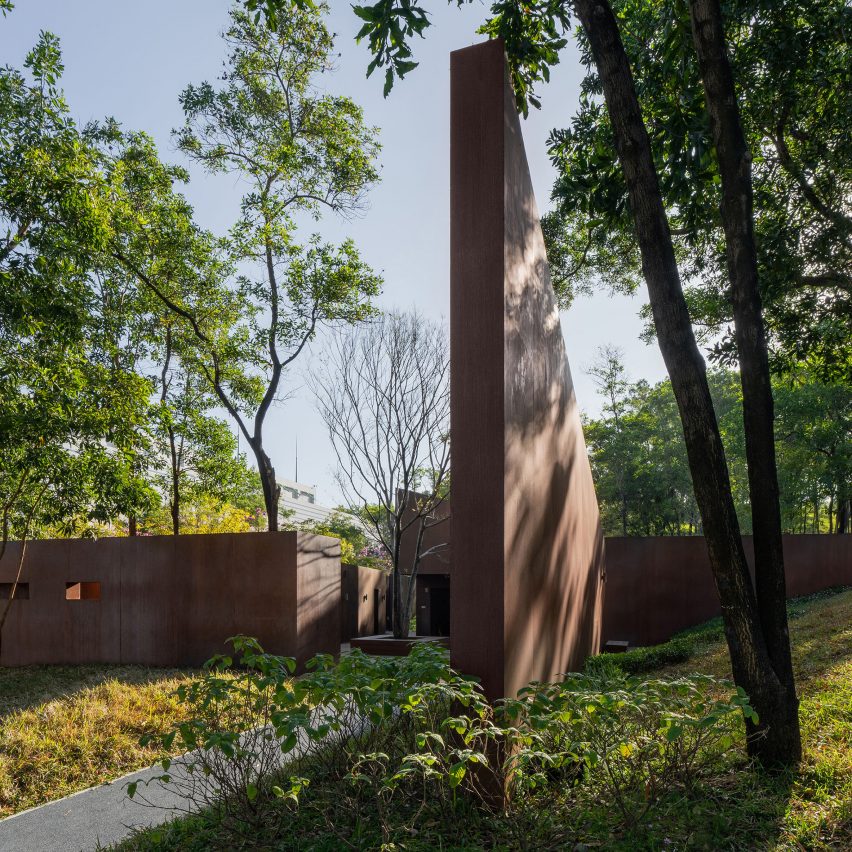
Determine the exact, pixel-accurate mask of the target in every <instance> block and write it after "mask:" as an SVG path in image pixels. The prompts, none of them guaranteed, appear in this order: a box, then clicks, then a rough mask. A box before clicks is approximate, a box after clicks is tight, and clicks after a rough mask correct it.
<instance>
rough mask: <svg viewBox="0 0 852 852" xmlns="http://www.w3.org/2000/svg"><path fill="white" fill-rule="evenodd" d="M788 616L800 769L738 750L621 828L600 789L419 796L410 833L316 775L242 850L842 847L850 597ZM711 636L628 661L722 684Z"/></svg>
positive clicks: (721, 655) (849, 746)
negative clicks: (446, 800)
mask: <svg viewBox="0 0 852 852" xmlns="http://www.w3.org/2000/svg"><path fill="white" fill-rule="evenodd" d="M791 616H792V619H791V625H790V626H791V638H792V642H793V654H794V663H795V667H796V674H797V678H798V683H799V693H800V696H801V720H802V730H803V737H804V743H805V755H804V760H803V762H802V765H801V767H800V768H799V769H798V770H797V771H795V772H787V773H783V774H781V775H774V776H770V775H767V774H766V773H764V772H762V771H761V770H759V769H757V768H756V767H753V766H751V765H749V764H748V763H747V761H746V760H745V758H744V757H743V756H742V755H743V754H744V749H743V748H739V749H737V750H736V751H735V756H734V757H733V758H732V759H731V760H730V761H729V762H728V763H727V764H725V765H721V766H716V768H715V770H714V771H713V772H711V773H705V774H704V775H702V776H700V777H699V778H697V779H696V783H695V785H694V786H693V787H692V788H691V789H685V788H683V787H677V786H676V787H674V788H673V789H672V792H671V793H670V794H669V795H667V796H666V797H665V798H663V799H662V800H661V801H660V802H658V803H657V805H656V807H655V808H654V809H652V810H651V811H650V812H649V813H648V814H647V816H646V817H645V818H644V819H643V820H642V822H641V824H638V825H633V826H631V827H629V828H627V827H626V826H625V825H624V824H623V823H621V822H620V820H619V816H618V813H617V812H616V810H615V809H614V808H613V807H612V803H608V802H605V801H601V800H600V798H599V794H600V791H599V790H598V791H596V790H594V789H584V787H583V785H580V786H579V787H575V788H573V789H571V788H569V787H563V788H560V787H559V786H558V785H557V786H554V787H553V788H550V789H548V790H547V791H545V792H544V793H543V794H542V795H541V796H540V797H539V798H538V799H533V800H532V801H531V802H530V807H529V808H527V809H525V810H524V811H523V812H517V813H515V814H512V815H505V814H494V813H489V812H487V811H486V810H485V809H483V808H482V807H477V806H475V805H474V804H472V803H470V802H466V801H464V799H463V798H460V799H459V801H458V803H457V806H456V808H455V810H454V811H453V813H451V814H449V815H448V814H447V813H439V812H437V811H436V812H435V813H432V812H431V811H430V805H429V802H423V803H421V804H419V805H418V806H417V809H416V815H417V828H416V829H412V828H411V826H412V825H413V823H414V820H413V817H414V815H415V811H413V810H412V811H411V812H410V813H408V812H405V811H404V810H403V809H402V808H401V807H399V806H391V807H390V809H388V808H383V807H382V806H381V803H377V802H375V801H369V800H364V801H362V802H360V803H359V806H358V807H357V808H353V807H352V806H351V802H349V803H346V802H345V801H344V800H343V796H342V795H341V793H342V791H341V789H340V788H339V786H334V785H330V784H325V785H324V784H323V781H322V779H321V778H317V779H315V782H314V783H313V784H312V786H311V788H310V795H308V796H305V798H304V804H302V805H300V806H299V808H298V809H287V806H286V805H283V804H275V805H272V806H267V807H268V808H269V813H268V818H267V820H266V824H267V825H268V826H269V827H270V830H269V833H268V835H267V836H260V834H258V835H256V836H253V837H252V838H251V839H249V840H247V841H246V842H245V844H244V845H241V847H240V848H246V849H275V850H294V851H295V850H316V852H320V850H336V849H341V848H353V849H378V848H380V847H381V846H382V844H395V846H386V847H385V848H399V849H406V850H422V852H425V850H432V849H443V850H462V849H464V850H474V849H505V850H515V849H529V850H533V849H535V850H539V849H560V850H561V849H566V850H575V849H582V850H593V849H607V850H616V852H640V851H641V850H649V852H650V850H654V852H656V850H666V852H674V850H687V849H689V850H692V849H695V850H713V851H714V852H715V850H790V852H792V850H836V852H840V850H850V849H852V590H847V591H842V592H840V593H837V592H835V593H832V594H822V595H819V596H814V597H813V598H811V599H808V600H801V601H796V602H792V603H791ZM720 635H721V632H720V628H719V625H718V624H717V623H710V624H708V625H706V626H704V627H702V628H698V629H695V630H691V631H688V635H686V636H680V637H676V639H675V640H673V643H666V645H664V646H657V648H655V649H649V650H648V651H647V652H640V653H637V654H635V656H634V657H633V658H632V659H633V663H632V664H631V665H635V666H637V667H638V668H639V669H640V670H641V671H644V672H648V675H647V676H648V677H656V676H659V675H678V674H685V673H690V672H704V673H708V674H713V675H716V676H718V677H722V676H729V675H730V671H729V665H728V659H727V652H726V649H725V647H724V645H723V643H722V641H721V638H720ZM673 660H678V662H675V663H673V662H671V661H673ZM660 661H663V664H662V665H661V664H660ZM666 661H667V662H666ZM652 664H654V665H655V666H656V667H654V665H652ZM740 745H742V744H740ZM394 807H396V808H397V810H396V811H395V812H393V809H394ZM389 810H390V811H391V813H390V814H389ZM382 812H383V816H384V819H382V818H381V817H382ZM382 823H384V827H382ZM273 826H274V828H272V827H273ZM229 842H230V841H229V839H228V838H227V837H226V836H224V835H223V834H222V833H221V832H220V830H219V829H218V827H217V822H216V818H215V815H210V816H209V817H208V818H207V819H202V818H200V817H197V816H196V817H192V818H189V819H185V820H181V821H179V822H176V823H174V824H172V825H169V826H164V827H160V828H158V829H155V830H152V831H149V832H147V833H143V834H140V835H139V836H137V837H135V838H133V839H131V840H129V841H127V842H126V843H125V844H123V845H122V846H121V847H120V848H121V849H123V850H125V852H128V850H134V852H142V850H146V851H147V850H158V852H164V850H181V852H194V851H195V850H197V852H201V850H207V849H212V848H229V847H228V843H229ZM578 844H580V845H579V846H578Z"/></svg>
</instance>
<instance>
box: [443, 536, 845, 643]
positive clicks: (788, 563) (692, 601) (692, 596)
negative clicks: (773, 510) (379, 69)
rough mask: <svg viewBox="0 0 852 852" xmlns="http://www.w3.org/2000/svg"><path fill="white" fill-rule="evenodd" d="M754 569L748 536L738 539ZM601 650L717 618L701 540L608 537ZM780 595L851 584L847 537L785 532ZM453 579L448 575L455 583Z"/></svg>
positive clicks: (655, 640) (656, 637)
mask: <svg viewBox="0 0 852 852" xmlns="http://www.w3.org/2000/svg"><path fill="white" fill-rule="evenodd" d="M743 543H744V544H745V549H746V556H747V557H748V560H749V563H750V564H753V555H754V546H753V543H752V540H751V536H744V537H743ZM606 564H607V589H606V603H605V606H604V612H603V631H602V634H601V641H602V646H603V645H605V644H606V642H608V641H628V642H630V644H631V645H655V644H657V643H659V642H665V641H666V640H667V639H670V638H671V637H672V636H673V635H674V634H675V633H677V632H679V631H681V630H685V629H686V628H687V627H693V626H695V625H696V624H701V623H702V622H704V621H707V620H708V619H710V618H713V617H714V616H716V615H719V612H720V609H719V598H718V595H717V594H716V588H715V586H714V584H713V574H712V572H711V570H710V559H709V557H708V555H707V544H706V542H705V540H704V538H703V536H660V537H657V538H607V540H606ZM784 564H785V570H786V575H787V594H788V595H789V596H790V597H799V596H801V595H809V594H813V593H814V592H819V591H822V590H823V589H828V588H831V587H832V586H849V585H852V536H849V535H785V536H784ZM454 581H455V578H454Z"/></svg>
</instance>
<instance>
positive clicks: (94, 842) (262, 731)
mask: <svg viewBox="0 0 852 852" xmlns="http://www.w3.org/2000/svg"><path fill="white" fill-rule="evenodd" d="M331 712H332V711H331V710H329V709H326V708H324V707H317V708H314V710H313V711H312V715H313V719H312V725H317V724H318V723H320V722H321V721H323V719H324V718H328V717H330V715H331ZM367 724H368V723H367V722H366V721H365V720H363V719H359V718H358V717H356V720H355V722H354V725H350V726H349V727H348V728H347V732H346V733H345V734H343V735H344V736H350V735H352V733H353V732H354V733H356V734H357V733H358V732H359V731H363V730H364V729H365V728H366V726H367ZM267 734H268V735H267ZM240 739H241V741H242V746H243V747H244V748H247V749H248V750H249V751H250V752H252V753H254V754H256V755H258V761H259V762H258V763H257V764H256V766H255V770H256V772H257V773H258V774H263V773H264V772H270V771H275V770H277V769H280V768H281V767H282V766H284V765H285V761H287V760H291V759H292V758H294V757H296V756H297V755H302V754H304V753H305V749H306V748H307V746H308V742H309V741H308V738H307V736H306V735H305V733H304V731H303V730H300V731H299V735H298V741H297V744H296V747H295V749H294V750H293V751H292V752H290V754H289V755H288V757H287V758H283V757H282V755H281V752H280V751H279V748H278V741H277V740H276V739H275V737H274V735H272V734H271V729H269V728H252V729H251V730H249V731H246V732H245V733H243V734H242V735H241V738H240ZM196 755H198V752H189V753H187V754H184V755H182V756H181V757H177V758H175V759H174V760H173V761H172V764H171V766H170V767H169V775H170V776H171V781H170V782H169V783H168V784H161V783H158V782H156V781H155V782H153V783H151V784H146V782H148V781H151V780H152V779H153V778H156V777H158V776H160V775H162V774H163V770H162V768H161V767H159V766H155V767H153V768H151V769H138V770H136V771H135V772H131V773H129V774H128V775H124V776H122V777H121V778H118V779H116V780H115V781H112V782H111V783H109V784H102V785H101V786H99V787H90V788H89V789H88V790H82V791H81V792H79V793H74V794H72V795H70V796H66V797H65V798H64V799H58V800H57V801H55V802H48V803H47V804H46V805H41V806H39V807H37V808H32V809H31V810H28V811H22V812H21V813H19V814H15V815H14V816H10V817H6V819H3V820H0V852H96V850H100V849H105V848H108V847H110V846H112V845H114V844H116V843H119V842H120V841H122V840H125V839H126V838H127V837H129V836H130V835H131V834H132V833H133V831H134V830H136V829H139V828H150V827H152V826H155V825H162V824H163V823H165V822H168V821H169V820H172V819H174V818H176V817H179V816H184V815H186V814H187V813H189V812H190V811H192V810H195V809H196V808H195V807H194V806H193V801H203V800H204V797H203V796H199V795H196V793H198V792H203V791H201V790H200V789H199V787H198V786H197V785H199V784H202V785H203V784H204V782H203V781H202V779H201V778H199V774H198V772H196V773H195V774H194V775H191V774H190V772H189V770H188V769H187V768H186V767H187V764H189V765H192V764H194V763H195V762H196V760H197V758H196V757H195V756H196ZM130 781H138V782H139V786H138V788H137V792H136V795H135V796H134V798H132V799H131V798H129V797H128V795H127V784H128V783H129V782H130ZM211 792H212V794H213V795H212V798H215V790H213V791H211V789H210V788H209V787H208V788H207V801H210V799H211Z"/></svg>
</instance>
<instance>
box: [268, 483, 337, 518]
mask: <svg viewBox="0 0 852 852" xmlns="http://www.w3.org/2000/svg"><path fill="white" fill-rule="evenodd" d="M278 484H279V485H280V486H281V498H280V500H279V501H278V507H279V509H280V511H281V514H282V516H283V517H282V518H281V520H282V521H283V522H284V523H290V524H302V523H304V522H305V521H324V520H325V519H326V518H327V517H328V516H329V515H330V514H331V513H332V512H334V509H330V508H329V507H328V506H320V504H319V503H317V487H316V485H304V484H303V483H301V482H293V480H291V479H279V480H278ZM290 512H292V513H293V514H289V513H290Z"/></svg>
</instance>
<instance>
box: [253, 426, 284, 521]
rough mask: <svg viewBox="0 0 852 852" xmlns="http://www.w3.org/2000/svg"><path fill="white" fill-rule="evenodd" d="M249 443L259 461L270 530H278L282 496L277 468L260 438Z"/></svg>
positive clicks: (258, 468)
mask: <svg viewBox="0 0 852 852" xmlns="http://www.w3.org/2000/svg"><path fill="white" fill-rule="evenodd" d="M249 445H250V446H251V448H252V451H253V452H254V458H255V460H256V461H257V472H258V474H260V484H261V487H262V488H263V503H264V506H265V507H266V522H267V529H268V530H269V532H278V501H279V498H280V496H281V488H280V487H279V485H278V481H277V480H276V478H275V468H274V467H273V466H272V459H270V458H269V456H268V455H267V454H266V451H265V450H264V449H263V444H262V443H261V442H260V438H253V439H252V440H251V441H249Z"/></svg>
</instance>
